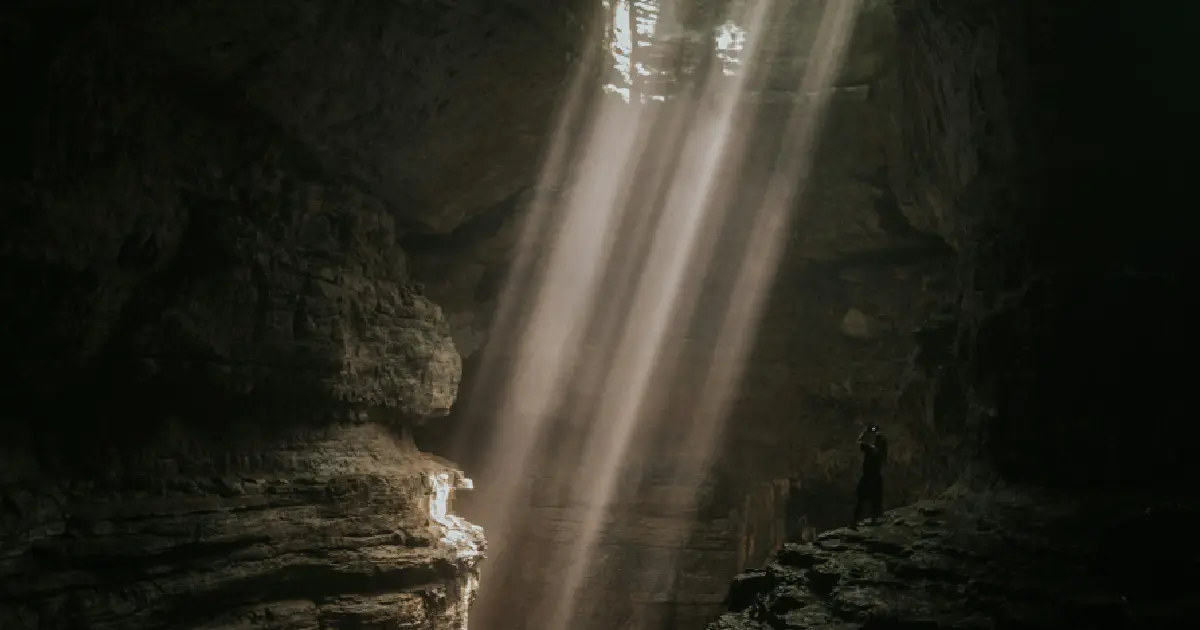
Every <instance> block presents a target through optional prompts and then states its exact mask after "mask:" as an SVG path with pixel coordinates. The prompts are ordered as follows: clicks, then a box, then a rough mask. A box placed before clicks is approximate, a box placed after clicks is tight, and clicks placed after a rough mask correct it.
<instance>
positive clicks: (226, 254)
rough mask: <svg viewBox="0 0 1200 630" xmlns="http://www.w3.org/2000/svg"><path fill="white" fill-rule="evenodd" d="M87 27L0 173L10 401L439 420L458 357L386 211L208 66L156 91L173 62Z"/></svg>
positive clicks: (53, 73)
mask: <svg viewBox="0 0 1200 630" xmlns="http://www.w3.org/2000/svg"><path fill="white" fill-rule="evenodd" d="M165 6H166V5H164V7H165ZM171 6H180V5H171ZM210 8H211V6H210ZM163 10H164V11H165V10H166V9H163ZM299 13H300V14H303V13H304V12H303V11H300V12H299ZM159 17H160V18H162V19H164V20H166V19H167V18H166V17H163V16H159ZM210 17H212V16H210ZM143 18H144V19H150V17H149V16H148V15H147V16H143ZM198 19H199V18H198ZM214 19H215V18H214ZM168 21H169V20H168ZM106 24H108V23H107V22H106V21H105V20H103V19H100V18H96V19H93V20H90V21H88V20H85V21H84V22H83V23H82V25H80V26H78V28H83V29H84V30H85V31H86V32H87V33H89V34H90V36H89V37H80V38H79V39H77V40H76V39H72V40H70V43H64V44H63V45H62V46H61V47H59V48H58V49H51V50H53V51H54V52H55V53H56V54H57V57H56V58H55V59H54V60H51V61H52V63H49V65H48V66H47V67H46V69H45V75H44V76H42V77H40V80H41V81H42V83H43V84H44V85H45V88H46V89H45V90H38V91H34V92H35V94H31V95H30V96H33V95H36V96H40V97H41V98H42V99H43V100H42V101H41V102H40V103H38V105H39V107H38V108H37V110H36V111H37V113H36V114H35V115H36V118H35V119H34V120H33V121H32V123H31V126H32V127H33V129H34V130H35V132H36V133H35V135H34V136H33V138H34V139H36V141H35V140H31V146H30V155H31V162H30V163H29V164H28V165H27V166H28V169H25V170H22V169H15V170H12V171H7V172H6V173H4V175H3V176H0V177H3V178H4V180H3V183H4V184H5V186H6V190H11V191H13V196H12V199H13V203H14V204H16V205H17V206H19V207H20V208H21V209H20V210H19V211H15V212H12V213H6V214H5V217H4V219H3V221H4V228H5V229H4V230H3V232H2V233H3V237H0V259H2V260H3V262H4V264H3V266H2V269H3V270H2V271H0V278H2V280H3V283H4V286H5V287H8V290H5V291H3V292H0V307H2V309H3V311H4V312H5V313H6V317H7V319H8V320H9V323H8V325H7V326H6V327H5V328H4V329H3V330H2V331H0V335H3V337H4V343H5V345H6V347H9V348H11V349H12V351H13V352H14V353H15V354H14V356H18V355H19V356H22V357H26V358H25V359H23V360H22V362H20V363H19V365H11V366H6V368H8V369H11V370H12V371H13V374H12V378H13V379H14V381H13V382H14V385H15V388H14V389H15V390H16V391H27V392H29V393H31V394H32V395H34V396H46V397H51V398H53V397H54V396H55V395H56V392H57V391H59V390H61V389H62V388H64V387H69V388H70V389H72V390H73V391H79V390H81V389H83V390H87V391H90V390H91V389H95V390H98V392H100V393H101V394H102V395H103V397H104V398H105V399H112V400H113V404H114V406H118V402H117V401H118V400H123V401H125V402H127V403H128V402H132V403H137V404H139V405H140V404H141V402H142V401H143V400H144V399H145V398H146V395H147V393H153V394H154V395H162V393H164V392H168V391H170V392H172V393H173V394H174V395H177V396H180V397H186V398H190V399H192V400H196V401H209V400H212V399H214V397H216V398H225V397H231V396H235V397H236V396H241V397H253V398H255V399H259V400H268V399H269V400H273V401H276V402H280V401H283V402H287V403H290V404H300V405H306V404H311V403H313V402H314V401H316V402H320V403H322V404H324V403H329V402H336V403H346V404H358V405H369V406H374V407H380V408H388V409H392V410H395V412H396V413H398V415H400V416H402V417H410V418H426V417H432V416H439V415H444V414H445V413H446V412H447V411H448V410H449V407H450V405H451V404H452V403H453V401H454V399H455V396H456V394H457V385H458V378H459V371H460V359H459V357H458V354H457V352H456V351H455V348H454V345H453V341H452V340H451V338H450V334H449V332H450V331H449V327H448V325H447V324H446V322H445V319H444V317H443V315H442V313H441V310H440V309H439V308H438V306H437V305H435V304H433V303H431V302H430V301H429V300H428V299H426V298H425V297H424V296H422V295H421V294H420V293H419V291H417V290H416V289H415V288H414V287H413V285H412V283H411V282H410V280H409V278H408V272H407V267H406V261H405V256H404V252H403V251H402V250H401V249H400V248H399V247H398V245H397V238H398V230H397V227H396V225H395V223H396V221H395V219H394V217H393V215H392V213H391V212H390V211H389V209H388V207H387V205H386V204H385V203H383V202H382V201H380V200H379V199H378V198H377V197H375V196H373V195H371V194H370V193H369V192H368V191H365V190H364V188H363V187H362V186H361V185H359V184H357V183H356V182H354V181H352V180H350V179H347V178H346V177H342V176H339V175H337V174H331V173H329V172H327V171H326V172H322V171H320V170H319V169H318V167H319V164H317V163H316V162H314V161H313V158H312V157H311V155H309V154H308V153H307V152H306V150H305V149H304V148H303V147H302V146H298V145H297V144H296V143H295V140H294V138H292V137H291V136H289V135H288V134H287V133H286V131H284V130H281V129H280V128H279V125H278V124H276V123H275V122H273V121H272V120H271V119H270V118H269V117H266V116H264V115H263V113H262V112H261V111H259V110H258V109H256V108H255V107H254V106H253V105H252V104H249V103H246V102H245V100H244V99H242V98H240V97H239V96H238V94H236V93H231V92H229V90H228V88H229V87H230V86H229V84H228V83H227V82H223V79H220V78H219V77H218V76H215V75H219V74H220V73H219V72H217V71H216V70H213V72H212V74H204V73H201V75H198V76H195V77H191V80H188V81H184V82H182V83H179V82H172V81H171V80H168V79H167V78H164V77H171V76H176V75H178V73H179V71H180V70H179V69H180V67H181V66H180V65H179V64H180V63H182V62H181V61H180V60H178V59H176V58H174V57H172V56H170V55H165V54H161V53H162V51H156V50H146V49H144V48H139V46H147V45H150V44H148V43H147V41H146V40H137V43H136V45H135V42H134V41H132V40H129V41H127V40H125V39H122V37H123V36H121V35H120V34H119V33H118V32H116V31H114V30H112V28H111V27H110V26H106ZM194 26H195V27H196V28H198V29H203V27H204V23H197V24H195V25H194ZM210 26H211V24H210ZM122 28H124V27H122ZM163 28H166V26H163ZM181 28H182V27H181ZM222 28H227V26H223V27H222ZM264 37H266V39H270V38H269V37H267V36H264ZM186 42H187V39H186V38H184V37H183V35H180V39H179V40H178V41H175V42H174V43H175V45H179V46H182V45H185V44H186ZM158 43H160V44H161V43H163V42H158ZM68 384H69V385H68ZM98 395H99V394H98ZM175 402H176V403H179V402H181V401H180V400H179V399H176V400H175Z"/></svg>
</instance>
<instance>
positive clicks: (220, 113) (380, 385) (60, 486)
mask: <svg viewBox="0 0 1200 630" xmlns="http://www.w3.org/2000/svg"><path fill="white" fill-rule="evenodd" d="M551 4H553V5H554V6H550V5H546V6H540V5H538V4H537V3H526V4H525V5H520V4H513V3H507V4H505V5H504V6H503V7H499V6H498V5H495V4H494V3H486V2H479V3H473V4H472V3H456V4H455V5H454V6H453V7H447V6H440V7H439V8H437V9H436V10H435V9H434V8H432V7H431V6H430V5H428V3H399V4H397V3H375V2H362V3H353V4H346V3H322V2H310V3H306V4H304V5H303V6H300V5H296V4H294V3H273V4H272V3H267V4H261V3H259V4H255V5H253V6H250V5H245V4H244V3H237V2H203V3H186V2H173V3H159V4H157V5H155V6H153V7H148V6H140V5H139V6H134V4H131V3H95V2H87V1H67V2H52V3H18V4H17V5H15V6H11V7H5V8H4V9H3V10H2V14H0V17H2V18H3V19H2V20H0V28H2V29H3V31H2V32H3V45H4V46H5V49H4V55H3V64H4V67H5V70H6V71H7V73H8V75H9V76H12V77H13V78H14V79H16V80H17V83H14V87H15V89H14V90H13V96H12V97H11V98H10V101H9V103H10V106H11V107H12V113H13V115H11V116H6V117H5V120H4V121H3V123H2V124H3V125H4V133H5V137H6V138H9V139H10V142H9V143H8V144H7V145H6V148H5V150H4V162H3V164H4V168H3V169H2V171H3V172H2V173H0V187H2V188H0V190H2V191H3V195H2V196H3V204H4V211H3V215H2V218H0V233H2V234H3V236H2V237H0V258H2V262H3V264H2V265H0V310H2V311H3V313H4V316H3V322H4V323H3V326H2V327H0V343H2V344H3V345H4V347H5V349H6V353H5V359H4V360H3V362H2V363H3V377H4V387H3V403H2V405H0V414H3V418H4V419H3V423H4V439H3V440H0V461H3V466H0V497H2V501H0V507H2V509H0V514H2V515H3V516H2V517H0V522H2V523H3V526H2V529H0V541H2V547H0V585H2V586H0V626H3V627H5V628H8V627H14V628H24V627H30V628H32V627H40V628H90V627H95V628H100V627H111V628H129V627H146V628H159V627H210V628H218V627H221V628H224V627H315V626H317V625H321V626H322V627H363V626H364V625H386V626H404V627H408V626H410V625H412V626H416V625H420V626H421V627H430V628H458V627H464V626H465V623H466V621H465V619H466V616H465V614H466V613H465V607H466V605H467V603H468V602H469V601H470V599H471V597H472V593H473V589H474V577H473V576H474V571H475V564H476V562H477V561H478V559H479V557H480V556H479V552H480V550H481V548H482V541H481V539H480V533H479V532H478V530H477V529H475V528H474V527H473V526H471V525H469V524H468V523H466V522H465V521H461V520H459V519H457V517H454V516H453V515H452V514H448V513H446V512H445V507H444V505H443V503H445V501H446V496H445V493H446V487H445V486H446V484H447V483H449V482H448V481H446V479H449V478H450V477H449V476H452V473H451V472H450V471H451V469H452V467H451V466H449V465H448V464H445V463H440V462H439V461H435V460H433V459H430V457H429V456H427V455H424V454H421V453H420V452H418V451H417V450H416V449H415V447H413V445H412V443H411V440H409V439H408V438H407V437H404V435H405V434H404V428H403V426H404V425H405V424H406V423H409V422H413V421H422V420H429V419H434V418H437V417H439V416H443V415H445V414H446V413H447V412H448V410H449V408H450V406H451V405H452V403H453V402H454V400H455V398H456V396H457V389H458V381H459V376H460V370H461V361H460V359H459V355H458V353H457V351H456V348H455V346H454V343H453V341H452V339H451V337H450V335H449V327H448V324H447V322H446V320H445V318H444V316H443V315H442V311H441V309H440V308H439V307H438V306H437V305H436V304H434V303H433V302H431V301H430V300H429V299H427V298H426V297H424V296H423V295H422V293H421V291H420V288H419V286H417V285H416V284H415V283H414V282H412V281H411V279H410V278H411V277H410V274H409V270H408V264H407V260H406V254H405V252H404V251H403V249H402V248H401V247H400V246H399V240H400V239H401V237H402V236H403V235H404V234H405V233H407V232H411V231H414V230H433V231H437V230H444V229H449V228H450V227H453V226H454V225H455V224H456V223H457V222H460V221H462V220H463V219H464V218H465V217H468V216H470V215H471V214H472V213H474V212H476V211H478V210H479V209H480V208H485V207H488V206H490V205H492V204H493V203H494V202H495V201H497V200H500V199H503V198H505V197H507V196H509V195H510V194H511V192H512V191H514V190H518V189H519V188H520V187H521V186H523V185H524V184H523V182H524V181H525V180H526V179H528V178H529V176H530V169H532V168H534V165H535V164H536V159H535V158H536V154H537V152H538V150H539V149H540V142H541V134H542V130H543V126H544V121H545V119H546V118H547V116H548V113H549V110H551V109H552V105H553V102H554V99H555V98H556V96H557V88H558V85H559V81H560V80H561V78H562V76H563V75H564V74H565V68H566V65H567V64H568V63H569V62H570V59H571V54H570V53H571V50H570V47H569V46H568V45H566V44H564V43H563V42H571V43H574V38H573V37H571V36H570V33H571V32H572V31H571V30H570V28H571V24H573V20H574V18H573V16H572V14H571V13H570V12H569V11H567V10H566V9H567V8H569V7H564V5H562V4H561V3H551ZM534 51H538V52H537V54H539V55H540V56H542V57H544V58H545V63H540V64H533V63H527V60H528V55H530V54H533V52H534ZM551 53H553V54H551ZM484 60H486V63H485V62H484ZM498 67H503V68H507V70H505V71H504V72H498V71H497V68H498ZM479 99H485V100H487V101H488V102H489V103H490V105H491V106H490V107H489V108H487V109H485V110H481V109H479V108H478V107H476V106H475V103H477V102H479ZM498 121H502V122H503V124H500V122H498ZM484 130H486V132H485V131H484ZM479 138H486V139H487V140H489V141H491V142H494V144H493V145H489V146H492V147H493V148H495V149H496V150H497V151H498V154H497V155H492V156H489V155H487V154H486V152H485V151H482V150H481V145H480V144H479V142H478V139H479ZM446 177H452V178H453V179H454V181H455V182H456V183H455V184H454V185H447V184H446V181H445V179H444V178H446ZM443 476H447V477H443ZM431 501H432V504H431ZM439 506H441V507H439Z"/></svg>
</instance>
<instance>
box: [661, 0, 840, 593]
mask: <svg viewBox="0 0 1200 630" xmlns="http://www.w3.org/2000/svg"><path fill="white" fill-rule="evenodd" d="M860 1H861V0H831V1H830V2H827V3H826V5H825V9H824V12H823V15H822V21H821V25H820V28H819V32H818V36H817V39H816V41H815V42H814V44H813V47H812V51H811V53H810V55H809V58H808V64H807V68H805V70H804V73H803V75H802V76H803V78H802V79H801V81H800V82H799V85H797V93H798V94H801V95H806V96H807V95H810V94H812V95H813V96H812V97H811V98H804V97H802V98H801V100H799V101H798V102H797V103H796V105H794V107H793V111H792V113H791V115H790V117H789V124H788V127H787V129H786V136H785V138H784V142H783V144H782V146H781V149H780V153H779V155H778V156H777V157H776V165H775V168H774V169H772V170H771V176H770V177H769V179H768V184H767V187H766V194H765V196H764V198H763V200H762V203H761V204H760V206H759V207H758V208H757V209H756V211H755V212H754V220H753V221H754V223H753V227H752V229H751V232H750V235H749V237H748V238H747V242H746V244H745V246H744V250H743V251H744V253H743V256H742V260H741V264H740V265H739V267H738V270H737V275H736V279H735V281H734V283H733V288H732V290H731V291H730V293H729V295H728V297H727V298H726V299H725V300H723V302H724V303H725V304H726V305H727V309H726V311H725V313H724V316H723V318H722V322H721V326H720V329H719V332H718V335H717V339H716V343H715V346H714V353H713V356H712V360H711V361H710V363H709V368H708V370H707V373H706V375H705V377H704V379H703V384H702V385H701V386H700V387H699V388H698V392H699V394H698V400H697V402H696V404H695V407H694V408H693V414H692V417H691V423H690V431H687V436H688V438H687V439H686V441H685V443H684V446H683V448H682V450H681V454H682V456H681V460H680V461H679V462H678V464H677V466H676V469H675V471H674V474H673V477H674V478H675V479H676V480H680V481H686V482H688V483H691V484H693V485H692V487H691V493H690V496H689V498H688V504H689V505H688V506H685V507H684V511H685V512H687V511H689V509H690V507H693V506H695V504H696V503H697V502H698V494H697V492H698V490H699V486H700V483H699V480H700V479H701V478H702V477H703V476H704V474H705V472H706V471H707V470H709V468H710V467H711V460H712V457H713V455H714V445H715V444H717V443H718V441H719V440H720V435H721V434H722V433H723V430H724V424H725V419H726V418H727V417H728V414H729V409H730V406H731V401H732V400H733V395H734V393H735V392H736V390H737V388H738V387H739V385H740V381H741V376H742V373H743V371H744V368H745V365H746V361H747V358H748V354H749V352H750V350H751V348H752V347H753V343H754V340H755V333H756V332H757V330H758V326H759V322H760V320H761V315H762V310H763V307H764V304H765V301H766V298H767V296H768V294H769V289H770V287H771V285H772V283H773V280H774V276H775V273H776V271H777V270H778V265H779V259H780V257H781V255H782V253H783V249H784V243H785V239H786V235H787V234H788V233H789V227H790V223H791V221H792V218H793V208H794V202H795V200H796V199H797V198H798V197H799V196H800V195H802V193H803V185H804V183H805V182H806V181H807V179H808V175H809V172H810V171H811V167H812V157H813V155H814V154H815V149H816V147H815V140H816V138H817V133H818V131H819V130H820V128H821V125H822V121H823V119H824V113H825V111H826V108H827V105H828V101H829V95H830V92H829V87H830V86H831V85H832V84H833V82H834V79H835V78H836V73H837V72H838V71H839V70H840V68H841V61H842V59H843V58H844V53H845V49H846V46H847V43H848V41H849V37H850V35H851V32H852V29H853V25H854V23H855V19H856V16H857V12H858V10H859V8H860ZM686 537H687V534H686V533H682V534H681V535H680V537H679V539H677V540H676V541H674V543H675V544H674V547H676V548H682V547H683V546H684V545H685V544H686ZM669 561H670V562H672V563H675V564H677V563H678V554H672V555H671V556H670V560H669ZM663 568H664V569H667V570H668V571H669V572H671V573H674V572H675V571H677V570H678V568H677V566H676V567H663Z"/></svg>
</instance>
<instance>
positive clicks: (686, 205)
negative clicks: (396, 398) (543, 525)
mask: <svg viewBox="0 0 1200 630" xmlns="http://www.w3.org/2000/svg"><path fill="white" fill-rule="evenodd" d="M768 5H769V1H768V0H760V1H758V2H754V3H753V5H752V7H753V8H752V10H751V14H750V15H751V17H750V19H749V20H748V21H747V22H748V24H749V25H750V26H751V27H752V30H751V32H759V31H760V30H761V25H762V23H763V17H764V16H765V15H766V9H767V8H768ZM747 22H743V23H747ZM751 56H753V53H752V54H751ZM744 76H745V74H742V75H739V78H738V79H737V80H736V85H735V86H734V89H732V90H721V91H720V92H719V93H718V94H716V95H715V100H716V101H717V105H716V107H715V111H714V112H712V113H711V114H709V115H710V116H711V119H710V120H708V121H703V122H704V123H707V124H701V125H698V129H697V130H696V131H694V132H693V135H692V136H691V137H689V139H688V142H687V143H686V144H685V146H684V158H683V159H684V164H683V165H681V169H680V170H681V173H680V174H678V175H682V176H678V175H677V176H676V177H675V179H674V180H673V181H672V188H671V192H670V194H669V196H668V198H667V204H666V208H665V211H664V216H663V219H662V221H661V222H660V224H659V225H658V227H657V230H656V234H655V239H654V244H653V247H652V250H651V252H650V258H649V259H648V260H647V263H646V265H645V271H644V274H643V276H642V278H641V281H640V282H639V284H638V287H637V289H636V297H635V298H634V303H633V308H632V310H631V312H630V314H629V316H628V317H627V318H626V322H627V323H626V326H625V332H624V334H623V336H622V339H621V341H620V344H619V346H618V349H617V355H616V360H615V361H614V363H613V365H612V367H611V369H610V371H609V374H608V378H607V382H608V384H607V386H606V387H605V391H604V395H603V396H602V398H601V400H600V405H601V411H600V414H599V417H600V419H601V423H597V424H596V425H595V426H594V428H593V431H592V432H591V436H592V439H589V441H588V447H589V448H588V450H587V452H586V453H585V457H584V462H583V466H582V467H581V470H582V471H586V477H585V478H583V479H582V480H581V481H582V482H583V483H582V484H581V485H582V486H583V487H582V488H581V494H582V495H583V496H586V497H588V498H589V499H590V501H589V502H588V504H587V506H586V508H585V515H584V520H583V529H582V531H581V532H580V535H579V536H578V537H577V539H576V542H575V544H574V545H573V546H572V549H571V552H570V554H569V565H568V567H569V568H568V572H567V575H566V576H564V579H563V580H562V582H561V583H560V588H559V590H558V592H559V596H558V598H557V602H556V605H555V610H554V613H553V615H552V616H551V617H550V623H549V624H548V625H547V628H548V630H566V629H567V628H569V627H570V624H571V617H572V613H573V611H574V608H575V604H576V598H577V596H578V592H579V590H580V587H581V586H582V582H583V578H584V576H585V574H586V571H587V569H588V567H589V566H590V564H591V559H592V555H593V552H594V547H595V545H596V543H597V542H598V539H599V537H600V534H601V533H602V531H603V526H604V524H605V522H606V520H607V512H608V508H609V505H610V503H611V501H612V498H613V495H614V491H615V489H616V483H617V480H618V478H619V475H620V472H621V467H622V465H623V462H624V461H625V457H626V453H627V451H628V449H629V444H630V438H631V436H632V435H633V433H634V427H635V426H636V424H637V420H638V418H639V417H640V411H641V410H642V407H643V405H644V404H645V397H646V392H647V388H648V385H649V383H650V380H651V376H652V373H653V371H654V369H655V368H656V367H657V366H658V365H659V360H660V358H661V352H662V350H663V348H664V345H665V342H666V339H667V332H668V327H669V325H670V324H671V323H672V321H673V318H674V317H676V316H677V315H678V314H679V312H680V309H681V307H682V306H683V304H682V303H681V290H682V288H683V286H684V284H685V282H684V280H685V277H686V274H687V268H688V264H689V263H692V262H694V261H693V255H694V253H695V251H696V246H697V244H698V243H699V242H700V235H699V229H700V227H701V226H702V225H704V224H705V223H706V221H705V218H706V213H708V212H711V211H713V209H714V208H715V207H716V204H713V203H712V199H710V195H711V193H712V192H713V190H714V187H715V186H716V176H717V174H718V173H719V172H720V170H721V167H722V166H723V164H724V162H725V160H727V159H728V156H727V155H726V150H727V148H728V145H729V144H730V136H731V133H732V127H733V119H734V114H735V112H736V111H737V104H738V102H739V100H740V98H741V96H742V94H741V92H742V82H743V81H744ZM712 85H714V86H715V84H712ZM705 100H706V99H704V98H702V99H701V100H700V106H701V107H703V106H705Z"/></svg>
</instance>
